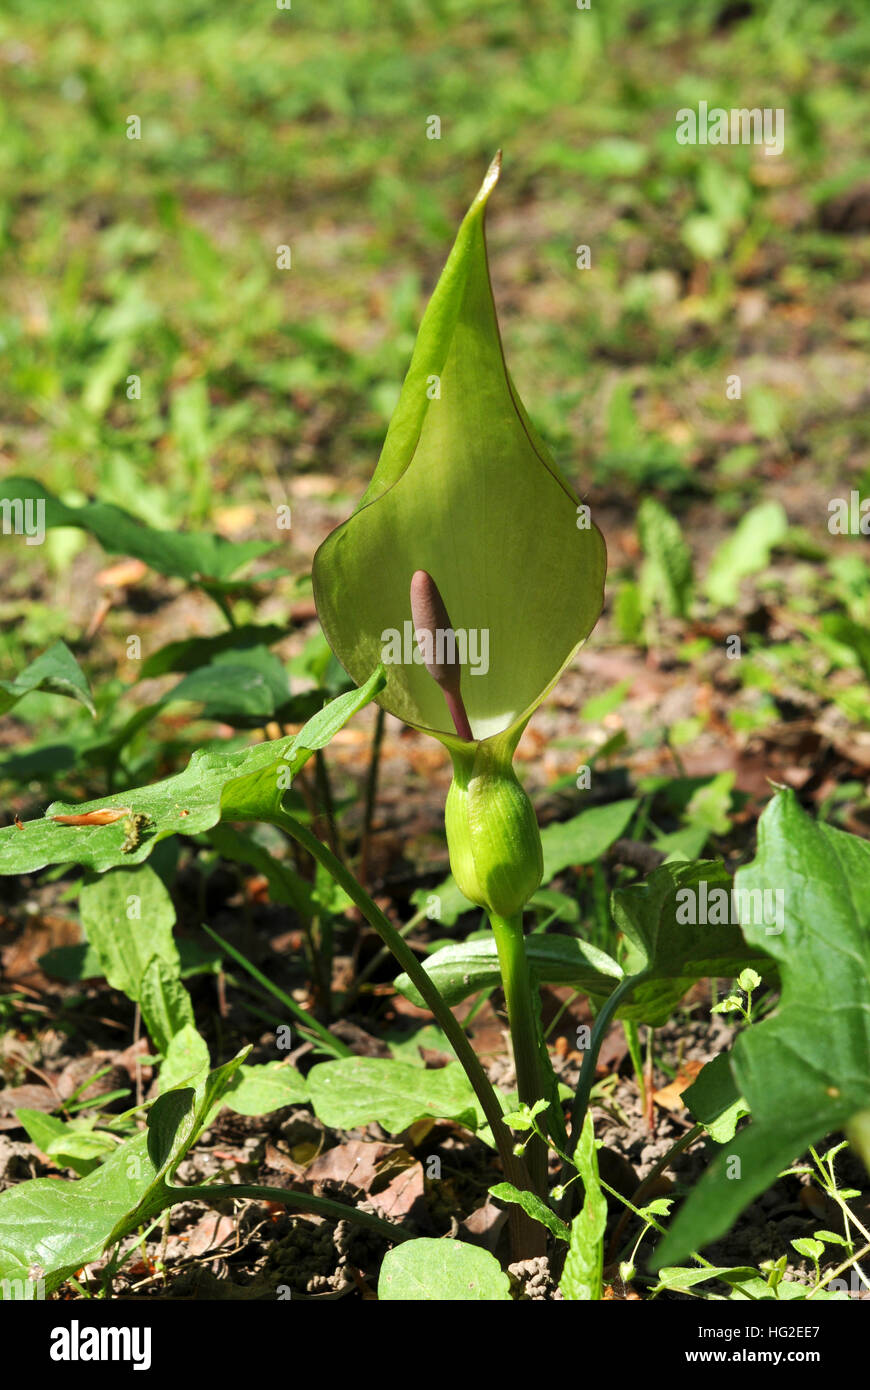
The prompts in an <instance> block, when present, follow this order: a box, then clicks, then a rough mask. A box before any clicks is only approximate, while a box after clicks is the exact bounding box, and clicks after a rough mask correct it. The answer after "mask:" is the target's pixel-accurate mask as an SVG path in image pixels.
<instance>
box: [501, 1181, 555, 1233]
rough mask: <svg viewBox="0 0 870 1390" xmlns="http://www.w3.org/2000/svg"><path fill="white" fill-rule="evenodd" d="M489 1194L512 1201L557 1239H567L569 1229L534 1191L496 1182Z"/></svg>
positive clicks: (502, 1199) (505, 1200) (503, 1200)
mask: <svg viewBox="0 0 870 1390" xmlns="http://www.w3.org/2000/svg"><path fill="white" fill-rule="evenodd" d="M489 1195H490V1196H491V1197H497V1198H498V1200H499V1201H500V1202H512V1203H514V1205H515V1206H518V1207H522V1209H523V1211H524V1212H525V1213H526V1215H527V1216H530V1217H531V1218H532V1220H533V1221H539V1222H540V1223H541V1225H542V1226H546V1228H547V1230H548V1231H550V1232H551V1234H552V1235H554V1236H555V1237H556V1239H557V1240H564V1241H567V1240H568V1238H569V1236H570V1231H569V1229H568V1227H567V1226H566V1225H565V1222H564V1221H561V1220H560V1219H559V1217H558V1216H557V1215H556V1213H555V1212H554V1211H553V1210H552V1208H551V1207H548V1206H547V1203H546V1202H544V1201H542V1200H541V1198H540V1197H536V1196H535V1194H534V1192H527V1191H521V1190H520V1189H519V1188H518V1187H514V1185H513V1183H509V1182H498V1183H496V1185H495V1187H491V1188H490V1189H489Z"/></svg>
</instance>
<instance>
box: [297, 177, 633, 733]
mask: <svg viewBox="0 0 870 1390" xmlns="http://www.w3.org/2000/svg"><path fill="white" fill-rule="evenodd" d="M499 169H500V158H496V160H495V161H493V164H492V165H491V166H490V169H489V171H488V173H487V175H486V178H485V180H484V182H483V185H482V187H481V189H480V192H479V193H478V195H477V197H476V198H475V200H474V202H473V203H472V205H471V207H470V209H469V211H468V214H467V215H466V217H465V219H464V221H463V222H462V225H461V227H460V229H459V232H458V235H457V238H456V242H455V245H454V247H453V250H452V252H451V254H450V257H449V259H448V261H447V265H446V267H445V269H444V271H443V273H442V275H441V278H440V280H439V282H438V285H437V286H436V288H435V291H434V294H433V295H432V299H431V300H430V302H429V306H428V308H427V310H426V313H425V315H424V318H423V321H422V324H421V326H420V331H419V334H418V337H417V343H416V347H415V349H414V355H413V358H412V361H411V365H410V368H409V370H408V375H407V377H406V378H405V384H404V386H403V388H402V393H401V396H400V398H399V402H398V405H397V406H396V410H395V412H394V414H393V417H392V420H391V422H390V427H389V430H388V432H387V437H386V441H385V443H384V447H383V451H382V453H381V457H380V460H379V462H378V465H377V468H376V470H375V473H374V476H373V478H372V481H371V483H370V485H369V487H368V489H367V491H366V493H365V495H364V497H363V498H362V501H361V503H360V505H359V507H358V508H357V510H356V511H355V512H354V514H353V515H352V516H351V518H350V519H349V520H348V521H347V522H345V523H344V524H343V525H342V526H340V527H338V529H337V530H335V531H333V532H332V534H331V535H330V536H328V537H327V539H326V540H325V541H324V543H323V545H322V546H321V547H320V549H319V550H318V552H317V554H316V556H315V558H314V567H313V582H314V595H315V600H316V603H317V611H318V614H319V617H320V621H321V624H322V627H323V630H324V632H325V634H326V637H327V639H328V641H329V644H330V646H331V647H332V649H333V651H334V652H335V653H336V655H337V656H338V658H339V659H340V661H341V663H342V665H343V666H344V667H345V669H346V670H347V671H348V672H349V673H350V675H351V676H352V677H353V679H354V680H357V681H358V680H359V679H360V678H361V676H362V675H363V673H368V672H369V671H370V670H371V669H372V667H373V666H374V665H376V664H377V662H379V661H381V660H383V661H385V663H386V664H387V683H386V686H385V689H384V691H383V694H382V695H381V696H380V703H381V704H382V705H383V706H384V708H385V709H388V710H390V711H391V712H392V713H393V714H395V715H398V717H399V718H400V719H403V720H404V721H405V722H406V723H408V724H411V725H414V726H416V727H418V728H422V729H426V730H428V731H429V732H431V733H434V734H435V735H436V736H437V737H439V738H441V739H442V741H444V742H445V743H446V744H448V746H451V747H455V746H458V747H460V748H461V747H462V743H461V741H460V740H459V739H458V738H457V736H456V734H455V733H454V732H453V728H452V724H451V723H450V721H449V716H448V714H447V706H446V704H445V701H444V697H443V694H442V692H441V690H440V689H439V688H438V686H437V685H436V684H435V682H434V681H433V680H432V678H431V677H430V675H429V673H428V672H427V670H426V668H425V666H423V665H421V664H417V663H416V662H415V661H414V660H413V659H412V658H409V653H408V651H406V650H405V634H407V635H408V644H409V646H410V643H411V641H412V636H413V634H412V631H411V629H412V627H413V624H412V622H411V607H410V596H409V585H410V580H411V576H412V574H413V573H414V572H415V571H416V570H420V569H422V570H426V571H427V572H428V573H429V574H430V575H431V576H432V578H433V579H434V581H435V583H436V585H437V586H438V588H439V589H440V592H441V595H442V597H443V600H444V603H445V604H446V608H447V612H448V614H449V616H450V620H451V623H452V626H453V629H454V630H455V631H456V632H463V633H470V634H472V635H475V634H476V635H477V638H478V640H479V641H480V642H481V643H482V642H483V635H484V634H485V636H486V641H487V643H488V649H487V657H486V662H485V663H484V661H483V660H477V661H476V662H474V663H473V662H472V661H471V660H470V659H469V660H468V662H467V663H463V666H464V669H463V672H462V691H463V698H464V701H465V705H466V708H467V711H468V717H469V720H470V724H471V728H472V730H473V733H474V737H475V739H476V740H480V739H490V738H496V737H497V736H503V737H504V739H505V742H506V743H507V744H510V745H515V743H516V741H517V739H518V738H519V733H520V731H521V729H522V728H523V727H524V725H525V723H526V721H527V720H528V719H529V717H530V716H531V714H532V712H533V711H534V710H535V709H536V708H537V706H538V705H539V704H540V702H541V700H542V699H543V698H544V696H545V695H546V693H547V692H548V691H549V689H550V688H551V687H552V685H553V684H554V683H555V681H556V680H557V679H558V677H559V675H560V674H561V672H562V670H563V669H564V668H565V667H566V666H567V665H568V663H569V662H570V661H571V660H572V659H573V657H574V655H575V653H576V652H577V650H578V648H579V647H580V645H581V643H582V642H583V641H584V640H585V639H586V637H587V636H588V635H589V632H590V631H591V629H592V627H593V626H594V624H595V623H596V621H597V619H598V615H599V613H600V611H601V605H602V600H603V588H604V572H605V563H606V560H605V551H604V543H603V540H602V538H601V535H600V533H599V531H598V530H597V528H596V527H595V526H594V525H592V524H589V519H588V516H587V515H586V513H581V512H580V511H579V499H578V498H577V497H576V496H575V494H574V493H573V492H572V490H571V488H570V487H569V486H568V484H567V483H566V482H565V481H564V480H563V479H562V477H561V476H560V474H559V472H558V470H557V468H556V466H555V464H554V463H553V461H552V459H551V458H550V456H549V454H548V453H547V450H546V448H545V446H544V444H543V443H542V441H541V440H540V438H539V437H538V435H537V433H536V431H535V430H534V428H533V426H532V424H531V422H530V421H529V419H528V416H527V415H526V413H525V410H524V409H523V407H522V404H521V402H520V400H519V397H518V395H517V392H516V389H515V387H514V385H513V382H512V381H511V378H510V375H509V373H508V371H507V368H506V366H505V361H504V356H503V353H502V347H501V340H500V337H499V330H498V323H497V319H496V313H495V305H494V303H493V297H492V289H491V287H490V282H489V272H488V269H487V260H486V245H485V240H484V218H485V212H486V205H487V202H488V200H489V197H490V194H491V193H492V190H493V188H494V187H495V184H496V182H497V180H498V176H499ZM406 624H407V625H408V626H407V627H406ZM390 634H396V638H392V637H391V636H390ZM395 640H398V642H399V650H398V651H396V650H392V651H390V652H389V660H388V656H387V655H385V647H386V646H387V645H388V644H389V645H391V646H392V645H393V644H394V642H395ZM481 653H482V646H481V647H479V648H478V656H480V655H481ZM484 665H485V668H486V669H484Z"/></svg>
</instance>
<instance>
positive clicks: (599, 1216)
mask: <svg viewBox="0 0 870 1390" xmlns="http://www.w3.org/2000/svg"><path fill="white" fill-rule="evenodd" d="M574 1161H575V1163H576V1164H577V1167H578V1169H579V1171H580V1177H581V1179H582V1182H583V1188H584V1197H583V1208H582V1210H581V1211H580V1213H579V1215H578V1216H575V1217H574V1220H573V1221H572V1222H571V1242H570V1244H569V1246H568V1254H567V1255H566V1257H565V1267H564V1269H563V1271H562V1278H561V1281H560V1283H559V1289H560V1291H561V1294H562V1297H563V1298H566V1299H572V1300H574V1301H575V1302H582V1303H587V1302H590V1301H591V1302H597V1301H598V1300H599V1299H600V1298H601V1277H602V1270H603V1267H604V1231H605V1228H606V1226H607V1199H606V1197H605V1196H604V1193H603V1192H602V1190H601V1184H600V1183H599V1180H598V1156H597V1154H596V1152H595V1130H594V1128H593V1125H592V1116H591V1115H589V1114H587V1116H586V1119H585V1121H584V1124H583V1132H582V1134H581V1135H580V1142H579V1144H578V1145H577V1149H576V1152H575V1154H574Z"/></svg>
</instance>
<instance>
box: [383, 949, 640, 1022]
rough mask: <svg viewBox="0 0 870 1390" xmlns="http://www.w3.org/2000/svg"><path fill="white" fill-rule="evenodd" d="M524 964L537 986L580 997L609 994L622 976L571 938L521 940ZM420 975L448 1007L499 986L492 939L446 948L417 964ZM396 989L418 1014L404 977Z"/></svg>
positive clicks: (598, 953) (412, 991) (601, 953)
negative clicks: (570, 989)
mask: <svg viewBox="0 0 870 1390" xmlns="http://www.w3.org/2000/svg"><path fill="white" fill-rule="evenodd" d="M526 959H527V960H528V962H529V964H530V965H531V966H532V968H533V969H534V972H535V975H536V977H537V979H538V980H539V981H540V982H541V983H542V984H560V985H573V986H574V987H575V988H576V989H580V990H582V991H583V993H584V994H596V995H605V994H609V993H610V991H611V990H612V989H613V987H614V985H615V984H617V983H618V982H619V981H620V980H621V979H622V971H621V970H620V968H619V966H618V965H617V964H616V961H614V960H611V958H610V956H608V955H606V954H605V952H604V951H600V950H599V949H598V947H597V946H592V945H590V944H589V943H588V942H586V941H581V940H580V938H579V937H573V936H534V935H533V936H527V937H526ZM423 968H424V969H425V971H426V974H427V975H429V976H431V978H432V979H433V980H434V981H435V984H436V985H437V986H438V990H439V992H440V993H441V995H442V996H443V998H444V999H445V1000H446V1001H447V1003H448V1004H450V1005H451V1006H452V1005H453V1004H458V1003H460V1002H461V1000H463V999H467V998H468V996H469V995H470V994H477V993H478V991H480V990H482V989H490V988H492V986H494V985H499V984H500V983H501V970H500V969H499V963H498V951H497V948H496V943H495V938H494V937H493V936H489V937H486V938H484V939H481V940H479V941H464V942H461V943H452V944H451V945H449V946H445V947H444V948H443V949H442V950H440V951H436V952H435V954H434V955H431V956H428V957H427V958H426V960H424V961H423ZM395 983H396V989H398V990H399V991H400V992H401V993H402V994H404V995H405V997H406V998H407V999H410V1000H411V1002H412V1004H416V1005H417V1007H418V1008H424V1007H425V1005H424V1002H423V998H422V996H421V995H420V994H419V993H418V992H417V990H416V988H415V987H414V985H412V983H411V981H410V980H409V978H408V976H407V975H405V974H402V975H399V977H398V978H397V980H396V982H395Z"/></svg>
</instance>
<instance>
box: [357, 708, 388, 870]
mask: <svg viewBox="0 0 870 1390" xmlns="http://www.w3.org/2000/svg"><path fill="white" fill-rule="evenodd" d="M385 722H386V713H385V711H384V708H383V706H382V705H378V712H377V714H376V716H375V728H374V733H373V734H372V751H371V753H370V755H369V767H368V774H367V776H366V791H365V803H364V810H363V825H362V836H361V839H360V853H359V879H360V882H361V883H362V884H363V885H365V884H367V883H368V867H369V848H370V844H371V834H372V821H373V819H374V814H375V801H376V800H377V795H378V773H379V772H380V767H381V748H382V746H383V742H384V724H385Z"/></svg>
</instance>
